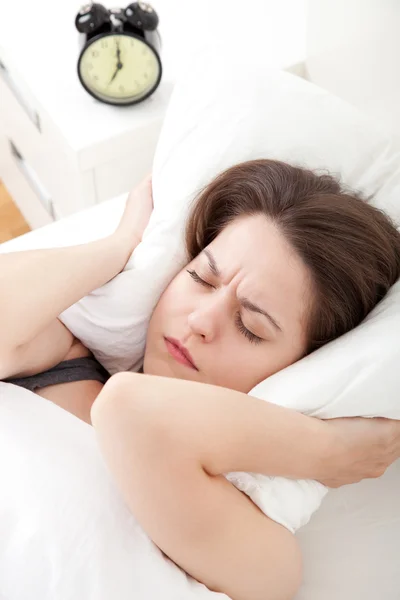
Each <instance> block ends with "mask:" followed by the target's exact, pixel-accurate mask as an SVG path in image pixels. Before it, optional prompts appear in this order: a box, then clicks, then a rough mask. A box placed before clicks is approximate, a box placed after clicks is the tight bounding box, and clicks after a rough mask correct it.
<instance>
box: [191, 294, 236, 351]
mask: <svg viewBox="0 0 400 600" xmlns="http://www.w3.org/2000/svg"><path fill="white" fill-rule="evenodd" d="M227 308H228V307H227V303H226V301H224V298H223V295H219V296H218V294H213V295H212V296H209V297H208V298H207V300H205V299H204V300H203V302H202V303H201V305H199V306H197V307H196V308H195V309H194V310H193V311H192V312H191V313H190V314H189V315H188V319H187V321H188V325H189V328H190V330H191V331H192V333H194V334H195V335H198V336H201V337H202V338H203V341H204V342H211V341H212V340H213V339H215V337H216V336H217V335H218V333H219V332H220V330H221V327H222V326H223V319H224V316H226V311H227Z"/></svg>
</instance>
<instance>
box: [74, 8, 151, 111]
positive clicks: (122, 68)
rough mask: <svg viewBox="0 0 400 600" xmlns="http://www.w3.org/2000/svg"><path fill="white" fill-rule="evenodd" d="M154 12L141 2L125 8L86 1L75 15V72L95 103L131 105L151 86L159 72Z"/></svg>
mask: <svg viewBox="0 0 400 600" xmlns="http://www.w3.org/2000/svg"><path fill="white" fill-rule="evenodd" d="M158 22H159V19H158V16H157V13H156V12H155V10H154V9H153V8H152V7H151V6H150V5H149V4H145V3H144V2H133V3H132V4H129V5H128V6H127V7H126V8H125V9H122V8H113V9H110V10H109V9H107V8H106V7H104V6H103V5H102V4H98V3H93V4H87V5H85V6H83V7H82V8H81V10H80V11H79V12H78V14H77V15H76V18H75V26H76V28H77V30H78V31H79V33H80V34H81V36H82V43H83V47H82V49H81V52H80V55H79V58H78V77H79V80H80V82H81V84H82V86H83V87H84V88H85V90H86V91H87V92H88V93H89V94H91V95H92V96H93V97H94V98H96V99H97V100H99V101H100V102H106V103H107V104H113V105H118V106H127V105H131V104H137V103H138V102H142V101H143V100H145V99H146V98H148V97H149V96H150V95H151V94H153V92H154V91H155V90H156V89H157V87H158V85H159V83H160V81H161V75H162V66H161V59H160V55H159V50H160V46H161V39H160V35H159V33H158V30H157V26H158Z"/></svg>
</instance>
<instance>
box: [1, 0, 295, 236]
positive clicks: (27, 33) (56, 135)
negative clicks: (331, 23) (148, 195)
mask: <svg viewBox="0 0 400 600" xmlns="http://www.w3.org/2000/svg"><path fill="white" fill-rule="evenodd" d="M150 1H151V2H153V3H154V7H155V8H156V10H157V12H158V13H159V15H160V33H161V38H162V42H163V44H162V50H161V60H162V61H163V78H162V81H161V84H160V86H159V88H158V89H157V90H156V92H155V93H154V95H153V96H151V97H150V98H149V99H147V100H146V101H144V102H143V103H141V104H138V105H135V106H131V107H113V106H108V105H105V104H102V103H100V102H97V101H96V100H94V99H93V98H92V97H91V96H89V95H88V94H87V93H86V92H85V90H84V89H83V88H82V86H81V85H80V83H79V80H78V76H77V72H76V63H77V58H78V54H79V50H80V48H79V43H78V40H79V35H78V32H77V31H76V29H75V25H74V21H75V15H76V12H77V11H78V10H79V8H80V6H81V3H83V0H62V1H61V2H54V0H35V1H34V2H32V0H18V2H8V4H7V5H5V6H4V8H3V12H2V19H1V21H0V61H1V63H2V64H0V178H1V179H3V181H4V183H5V185H6V187H7V188H8V190H9V191H10V193H11V195H12V197H13V198H14V200H15V202H16V203H17V204H18V206H19V208H20V210H21V212H22V213H23V215H24V216H25V218H26V220H27V221H28V222H29V224H30V226H31V227H32V228H37V227H40V226H42V225H44V224H46V223H48V222H51V221H52V220H54V219H58V218H61V217H65V216H67V215H70V214H72V213H75V212H77V211H79V210H82V209H84V208H86V207H89V206H92V205H94V204H96V203H98V202H102V201H103V200H106V199H108V198H112V197H114V196H118V195H120V194H122V193H124V192H127V191H128V190H129V189H131V188H132V187H133V186H134V185H135V184H136V183H137V182H138V181H139V180H140V179H141V178H142V177H143V176H144V175H145V174H146V173H147V172H149V171H150V169H151V165H152V159H153V156H154V152H155V147H156V143H157V139H158V136H159V133H160V130H161V126H162V122H163V119H164V116H165V112H166V108H167V105H168V102H169V98H170V95H171V92H172V89H173V84H174V81H175V79H176V77H179V75H180V72H181V69H182V67H183V66H186V65H185V62H186V63H187V62H188V61H189V62H190V55H191V53H196V52H200V53H201V52H202V49H203V47H204V44H205V43H207V44H209V43H215V45H216V46H215V47H216V51H217V52H226V56H227V60H234V52H241V48H242V44H243V43H245V44H246V46H248V45H250V46H251V47H252V48H253V50H254V52H257V53H262V55H263V56H265V61H266V64H271V65H275V66H278V67H280V68H283V69H287V70H289V71H292V72H294V73H296V74H298V75H303V71H302V68H303V61H304V58H305V32H304V25H305V7H304V0H281V1H280V2H279V3H277V2H276V0H254V1H253V3H252V11H253V13H254V15H256V16H257V18H256V20H254V21H253V22H252V26H251V28H249V29H248V30H246V31H243V14H242V11H237V10H232V4H231V0H218V2H215V1H214V0H202V2H194V3H193V5H192V4H191V6H190V15H189V13H188V8H187V7H188V5H187V2H185V0H150ZM104 3H105V5H106V6H108V7H109V8H110V7H112V6H115V4H110V2H109V0H104ZM128 3H129V0H126V3H124V1H123V0H121V2H120V3H119V4H118V2H117V3H116V5H118V6H124V5H127V4H128ZM288 14H290V15H291V17H292V18H291V20H290V21H289V22H288V19H287V17H288ZM210 15H212V18H211V19H210ZM188 24H190V25H189V26H188ZM205 36H206V37H205ZM238 40H240V44H238ZM17 86H18V87H17Z"/></svg>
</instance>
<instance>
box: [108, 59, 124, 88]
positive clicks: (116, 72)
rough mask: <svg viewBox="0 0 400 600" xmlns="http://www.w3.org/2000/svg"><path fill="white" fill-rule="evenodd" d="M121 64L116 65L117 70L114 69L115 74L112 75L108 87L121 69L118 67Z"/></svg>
mask: <svg viewBox="0 0 400 600" xmlns="http://www.w3.org/2000/svg"><path fill="white" fill-rule="evenodd" d="M120 64H121V63H118V65H117V68H116V69H115V73H114V75H113V76H112V77H111V79H110V81H109V82H108V85H110V83H112V82H113V81H114V79H115V78H116V76H117V75H118V71H120V69H121V67H120V66H119V65H120Z"/></svg>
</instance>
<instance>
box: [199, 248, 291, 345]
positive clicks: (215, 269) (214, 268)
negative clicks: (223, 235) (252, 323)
mask: <svg viewBox="0 0 400 600" xmlns="http://www.w3.org/2000/svg"><path fill="white" fill-rule="evenodd" d="M203 252H204V254H205V255H206V256H207V258H208V266H209V267H210V270H211V272H212V274H213V275H215V277H221V271H220V270H219V268H218V265H217V263H216V261H215V258H214V256H213V255H212V254H211V252H210V251H209V250H203ZM238 300H239V302H240V304H241V305H242V306H243V308H245V309H246V310H250V311H252V312H255V313H258V314H260V315H263V316H264V317H266V318H267V319H268V321H269V322H270V323H271V324H272V325H273V326H274V327H275V329H278V331H280V332H281V333H282V332H283V330H282V327H281V326H280V325H279V323H278V321H277V320H276V319H274V317H273V316H272V315H270V314H269V312H267V311H266V310H264V309H263V308H261V307H260V306H258V305H257V304H254V302H251V301H250V300H249V299H248V298H244V297H238Z"/></svg>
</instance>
